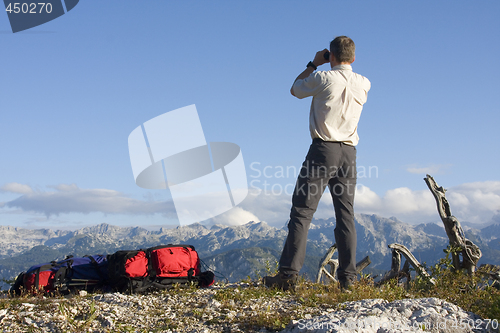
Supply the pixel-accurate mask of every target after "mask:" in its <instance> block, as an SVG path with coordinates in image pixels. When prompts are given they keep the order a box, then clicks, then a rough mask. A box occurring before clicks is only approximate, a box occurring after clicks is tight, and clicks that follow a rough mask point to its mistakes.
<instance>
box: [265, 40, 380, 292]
mask: <svg viewBox="0 0 500 333" xmlns="http://www.w3.org/2000/svg"><path fill="white" fill-rule="evenodd" d="M327 59H328V60H327ZM354 59H355V45H354V42H353V41H352V39H350V38H349V37H346V36H339V37H336V38H335V39H334V40H333V41H332V42H331V43H330V52H329V56H328V50H327V49H324V50H322V51H318V52H317V53H316V56H315V57H314V60H313V61H310V62H309V63H308V64H307V67H306V69H305V70H304V71H303V72H302V73H301V74H300V75H299V76H298V77H297V78H296V79H295V82H294V83H293V85H292V88H291V89H290V92H291V93H292V95H293V96H295V97H297V98H300V99H302V98H305V97H309V96H312V97H313V98H312V103H311V111H310V115H309V130H310V132H311V137H312V140H313V141H312V144H311V146H310V147H309V152H308V153H307V156H306V159H305V161H304V163H303V164H302V168H301V171H300V174H299V176H298V179H297V183H296V186H295V190H294V192H293V198H292V209H291V212H290V221H289V223H288V237H287V239H286V241H285V245H284V248H283V252H282V254H281V259H280V262H279V273H278V274H277V275H276V276H272V277H271V276H266V277H264V279H263V282H264V284H265V285H266V286H268V287H277V288H280V289H283V290H287V289H289V288H293V287H294V286H295V284H296V282H297V278H298V273H299V271H300V269H301V268H302V265H303V264H304V259H305V254H306V245H307V233H308V231H309V226H310V224H311V220H312V218H313V214H314V212H315V211H316V208H317V207H318V203H319V200H320V199H321V196H322V194H323V192H324V191H325V188H326V187H327V186H328V188H329V190H330V193H331V195H332V199H333V206H334V209H335V217H336V227H335V241H336V242H337V249H338V253H339V268H338V270H337V275H338V279H339V282H340V287H341V289H343V290H345V289H348V288H350V287H351V285H352V283H353V282H354V281H355V279H356V229H355V227H354V209H353V204H354V191H355V189H356V148H355V146H356V145H357V144H358V140H359V137H358V133H357V128H358V121H359V118H360V115H361V110H362V109H363V104H364V103H365V102H366V99H367V94H368V91H369V90H370V87H371V84H370V81H369V80H368V79H367V78H365V77H364V76H361V75H359V74H356V73H354V72H353V71H352V67H351V64H352V63H353V62H354ZM328 62H329V63H330V66H331V70H329V71H317V72H315V70H316V69H317V67H318V66H320V65H323V64H325V63H328Z"/></svg>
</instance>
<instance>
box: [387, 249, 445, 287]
mask: <svg viewBox="0 0 500 333" xmlns="http://www.w3.org/2000/svg"><path fill="white" fill-rule="evenodd" d="M389 248H390V249H392V265H391V270H390V271H389V272H387V274H386V275H385V276H384V277H382V279H381V280H380V281H379V282H377V285H382V284H384V283H385V282H387V281H389V280H392V279H397V280H398V281H399V280H401V279H404V278H406V283H407V284H408V283H409V282H410V280H411V274H410V265H411V266H413V268H414V269H415V271H416V272H417V274H418V275H420V276H422V277H423V278H424V279H426V280H428V281H429V282H430V283H431V284H433V285H435V284H436V281H435V280H434V278H432V277H431V276H430V275H429V273H427V271H426V270H425V269H424V267H422V265H420V263H419V262H418V260H417V259H416V258H415V256H414V255H413V254H412V253H411V252H410V250H408V249H407V248H406V246H404V245H401V244H396V243H394V244H389ZM401 255H403V256H404V257H405V259H406V261H405V263H404V265H403V268H402V269H401Z"/></svg>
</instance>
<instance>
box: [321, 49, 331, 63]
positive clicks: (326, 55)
mask: <svg viewBox="0 0 500 333" xmlns="http://www.w3.org/2000/svg"><path fill="white" fill-rule="evenodd" d="M323 57H325V60H326V61H329V60H330V52H328V51H326V52H325V53H324V54H323Z"/></svg>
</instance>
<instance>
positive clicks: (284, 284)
mask: <svg viewBox="0 0 500 333" xmlns="http://www.w3.org/2000/svg"><path fill="white" fill-rule="evenodd" d="M298 278H299V275H298V274H285V273H278V274H276V276H264V278H263V279H262V282H263V283H264V285H265V286H266V287H268V288H278V289H281V290H288V289H292V290H293V289H295V285H296V284H297V280H298Z"/></svg>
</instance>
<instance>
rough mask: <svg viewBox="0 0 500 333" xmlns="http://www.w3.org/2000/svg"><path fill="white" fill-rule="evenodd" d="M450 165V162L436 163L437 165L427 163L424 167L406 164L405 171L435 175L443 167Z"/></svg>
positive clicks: (440, 171) (442, 169)
mask: <svg viewBox="0 0 500 333" xmlns="http://www.w3.org/2000/svg"><path fill="white" fill-rule="evenodd" d="M450 166H451V165H450V164H437V165H435V164H433V165H429V166H426V167H417V166H415V165H411V166H408V168H406V171H408V172H409V173H415V174H423V175H426V174H431V175H436V174H440V173H442V171H444V169H447V168H449V167H450Z"/></svg>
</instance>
